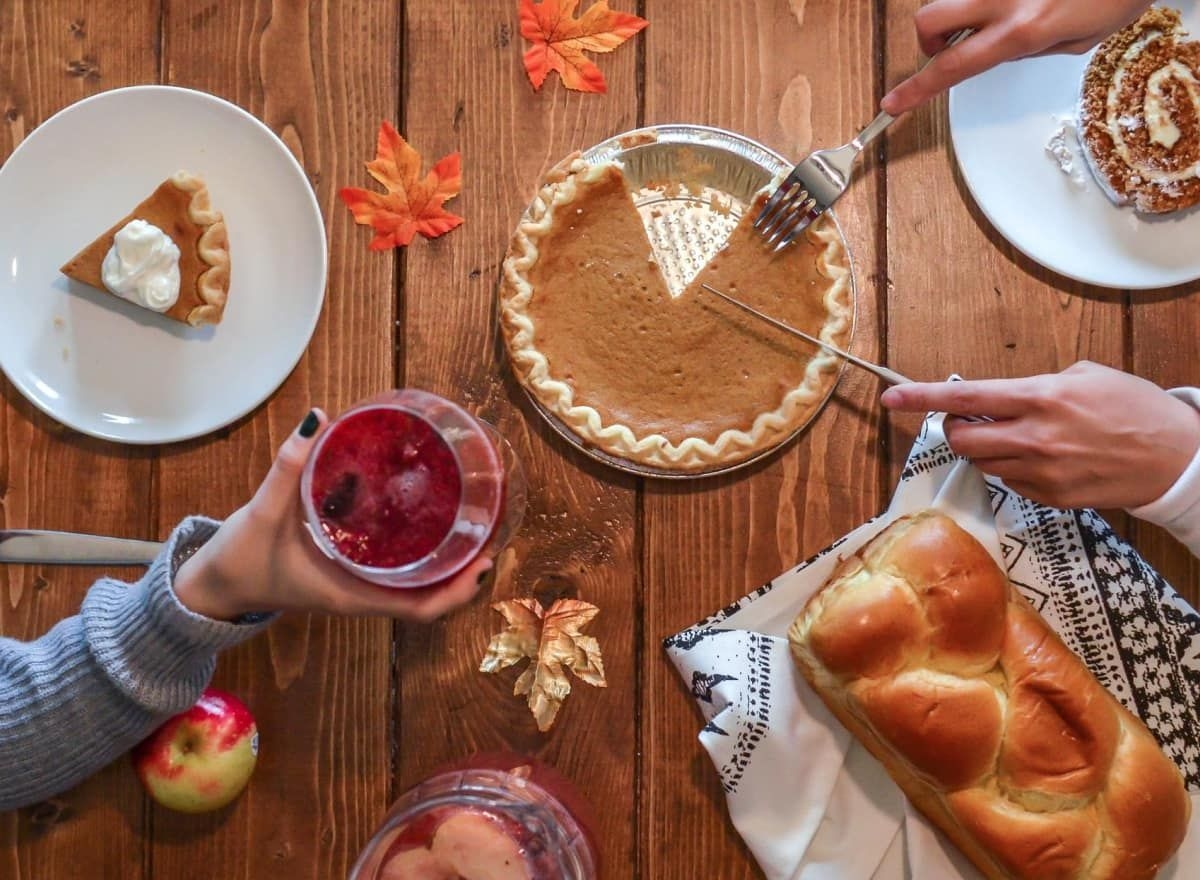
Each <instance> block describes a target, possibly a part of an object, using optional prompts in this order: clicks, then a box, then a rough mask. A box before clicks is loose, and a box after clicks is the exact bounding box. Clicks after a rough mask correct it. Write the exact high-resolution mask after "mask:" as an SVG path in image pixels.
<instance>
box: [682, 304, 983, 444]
mask: <svg viewBox="0 0 1200 880" xmlns="http://www.w3.org/2000/svg"><path fill="white" fill-rule="evenodd" d="M700 286H701V287H702V288H703V289H704V290H707V291H708V292H709V293H711V294H713V295H714V296H719V297H720V298H721V299H723V300H725V302H727V303H729V304H730V305H734V306H737V307H738V308H739V309H741V310H742V311H744V312H749V313H750V314H751V315H754V316H755V317H756V318H761V319H762V320H763V321H765V322H767V323H768V324H770V325H771V326H772V327H777V328H778V329H780V330H783V331H784V332H785V333H791V334H792V335H793V336H798V337H800V338H801V339H804V340H807V341H808V342H811V343H812V344H813V345H816V346H819V347H820V348H823V349H825V350H826V351H828V352H831V353H833V354H835V355H837V356H838V357H840V358H842V359H844V360H847V361H849V362H850V363H852V364H854V365H855V366H857V367H862V368H863V369H864V370H866V371H867V372H869V373H874V374H875V375H876V376H878V377H879V378H880V379H882V380H883V381H884V382H887V383H888V384H889V385H911V384H913V380H912V379H910V378H908V377H907V376H905V375H904V374H903V373H897V372H896V371H895V370H891V369H888V368H887V367H884V366H881V365H880V364H875V363H872V362H871V361H868V360H864V359H863V358H860V357H858V356H857V355H853V354H850V352H848V351H843V350H842V349H840V348H838V347H837V346H836V345H830V344H829V343H828V342H826V341H825V340H823V339H818V338H817V337H815V336H811V335H809V334H808V333H805V332H804V331H803V330H797V329H796V328H795V327H793V326H792V325H791V324H785V323H784V322H783V321H780V320H779V319H778V318H772V317H771V316H770V315H767V314H764V313H763V312H760V311H759V310H758V309H756V308H753V307H752V306H748V305H746V304H745V303H744V302H742V301H741V300H740V299H734V298H733V297H732V296H730V295H729V294H727V293H722V292H721V291H719V290H717V289H716V288H715V287H713V286H711V285H709V284H701V285H700ZM959 418H961V419H962V420H963V421H966V422H991V421H994V419H992V418H990V417H988V416H959Z"/></svg>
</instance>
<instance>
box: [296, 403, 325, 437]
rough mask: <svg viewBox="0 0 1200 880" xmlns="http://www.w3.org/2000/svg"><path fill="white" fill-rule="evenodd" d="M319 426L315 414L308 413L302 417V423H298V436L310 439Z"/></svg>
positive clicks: (319, 421)
mask: <svg viewBox="0 0 1200 880" xmlns="http://www.w3.org/2000/svg"><path fill="white" fill-rule="evenodd" d="M320 424H321V420H320V419H318V418H317V414H316V412H315V411H313V410H311V409H310V410H309V411H308V415H306V416H305V417H304V421H302V422H301V423H300V428H299V434H300V436H301V437H311V436H312V435H313V434H315V433H317V427H318V426H319V425H320Z"/></svg>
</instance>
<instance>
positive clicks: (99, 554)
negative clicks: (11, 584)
mask: <svg viewBox="0 0 1200 880" xmlns="http://www.w3.org/2000/svg"><path fill="white" fill-rule="evenodd" d="M162 546H163V545H162V544H159V543H157V542H155V541H134V540H130V539H127V538H109V537H105V536H103V535H81V534H78V533H76V532H49V531H45V530H42V529H13V530H4V529H0V563H4V562H33V563H39V562H40V563H47V564H51V565H149V564H150V563H151V562H153V561H154V559H155V557H157V556H158V554H159V552H160V551H161V550H162Z"/></svg>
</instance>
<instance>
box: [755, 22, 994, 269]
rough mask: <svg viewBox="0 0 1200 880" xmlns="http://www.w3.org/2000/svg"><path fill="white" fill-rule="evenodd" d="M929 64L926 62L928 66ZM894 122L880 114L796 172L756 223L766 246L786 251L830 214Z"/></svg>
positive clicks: (966, 32) (960, 36) (960, 34)
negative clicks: (861, 158)
mask: <svg viewBox="0 0 1200 880" xmlns="http://www.w3.org/2000/svg"><path fill="white" fill-rule="evenodd" d="M973 33H975V31H974V29H973V28H964V29H963V30H961V31H955V32H954V33H953V34H951V35H950V37H949V38H948V39H947V40H946V45H945V46H944V47H943V49H942V51H945V50H946V49H949V48H950V47H951V46H957V45H958V44H959V43H961V42H962V41H963V40H965V39H966V38H967V37H969V36H970V35H971V34H973ZM928 63H929V61H928V60H927V61H926V62H925V64H928ZM923 66H924V65H922V67H923ZM894 121H895V117H894V116H892V115H890V114H888V113H884V112H883V111H882V110H881V111H880V112H879V115H878V116H876V117H875V118H874V119H872V120H871V123H870V124H869V125H868V126H867V127H866V128H864V129H863V130H862V131H860V132H859V133H858V137H856V138H854V140H852V141H850V143H848V144H843V145H842V146H840V147H836V148H834V149H831V150H817V151H816V152H815V153H812V154H810V155H809V157H808V158H807V159H805V160H804V161H802V162H801V163H800V164H799V165H797V166H796V167H795V168H793V169H792V173H791V174H789V175H788V176H787V179H785V180H784V181H783V183H781V184H780V185H779V187H778V188H777V189H776V190H775V192H774V193H773V194H772V195H771V198H770V199H768V200H767V203H766V204H765V205H763V208H762V210H761V211H760V212H759V214H758V218H757V219H756V220H755V221H754V228H755V229H757V230H759V231H760V232H761V233H762V235H763V237H764V238H765V239H766V240H767V244H770V245H774V248H775V250H777V251H779V250H783V249H784V248H785V247H787V246H788V245H789V244H791V243H792V242H793V241H795V239H796V236H797V235H799V234H800V233H801V232H803V231H804V230H805V229H806V228H808V226H809V224H810V223H812V222H813V221H814V220H816V219H817V218H818V217H820V216H821V215H822V214H824V213H825V212H826V211H828V210H829V208H830V207H831V206H832V205H833V203H834V202H836V201H837V200H838V199H839V198H840V197H841V195H842V193H844V192H845V191H846V189H847V187H849V186H850V175H851V172H852V170H853V168H854V160H855V159H857V158H858V154H859V153H861V152H862V151H863V148H864V147H866V146H867V144H869V143H871V141H873V140H875V138H877V137H878V136H879V135H880V134H881V133H882V132H883V130H884V129H885V128H887V127H888V126H889V125H891V124H892V122H894Z"/></svg>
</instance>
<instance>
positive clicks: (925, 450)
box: [665, 415, 1200, 880]
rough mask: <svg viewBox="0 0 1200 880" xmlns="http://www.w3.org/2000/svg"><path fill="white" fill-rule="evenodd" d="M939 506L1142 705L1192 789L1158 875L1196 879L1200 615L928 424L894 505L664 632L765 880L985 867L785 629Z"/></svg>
mask: <svg viewBox="0 0 1200 880" xmlns="http://www.w3.org/2000/svg"><path fill="white" fill-rule="evenodd" d="M929 507H934V508H937V509H941V510H943V511H944V512H946V513H948V514H950V515H952V516H953V517H954V518H955V519H956V520H957V521H958V522H959V524H960V525H962V526H963V527H964V528H966V529H967V530H968V531H970V532H971V533H972V534H974V535H975V537H977V538H978V539H979V540H980V541H981V542H983V544H984V546H985V547H988V549H989V550H990V552H991V553H992V555H993V556H994V557H995V558H996V560H997V562H999V563H1000V564H1001V565H1002V566H1003V567H1004V569H1005V570H1006V571H1007V572H1008V576H1009V578H1010V579H1011V580H1012V581H1013V583H1014V584H1015V585H1016V587H1017V589H1018V590H1020V591H1021V593H1022V594H1024V596H1025V597H1026V598H1027V599H1029V601H1030V602H1032V603H1033V605H1034V606H1035V607H1036V608H1037V609H1038V610H1039V611H1040V612H1041V613H1042V615H1043V616H1044V617H1045V618H1046V620H1047V621H1048V622H1049V624H1050V626H1051V627H1053V628H1054V630H1055V631H1056V632H1058V634H1059V635H1060V636H1061V637H1062V638H1063V640H1064V641H1065V642H1066V643H1067V645H1069V646H1070V647H1071V648H1072V650H1074V651H1075V652H1076V653H1077V654H1079V656H1081V657H1082V658H1083V659H1084V661H1085V662H1086V663H1087V665H1088V666H1089V667H1090V668H1091V670H1092V672H1093V673H1095V675H1096V677H1097V678H1098V679H1099V680H1100V681H1101V682H1102V683H1103V684H1104V685H1105V687H1107V688H1108V689H1109V690H1110V691H1111V692H1112V693H1113V694H1114V695H1115V696H1116V697H1117V699H1119V700H1120V701H1121V702H1122V703H1123V704H1124V705H1125V706H1126V707H1127V708H1129V709H1130V711H1132V712H1134V713H1135V714H1136V715H1138V716H1139V717H1141V718H1142V720H1143V721H1145V722H1146V724H1147V726H1149V728H1150V729H1151V730H1152V731H1153V732H1154V734H1155V736H1156V737H1157V738H1158V740H1159V742H1160V743H1161V744H1162V746H1163V748H1164V749H1165V750H1166V752H1167V754H1168V755H1170V756H1171V758H1172V759H1173V760H1174V761H1175V762H1176V764H1178V765H1179V767H1180V769H1181V770H1182V771H1183V773H1184V775H1185V777H1186V778H1187V782H1188V788H1189V790H1190V791H1191V792H1192V793H1193V796H1192V800H1193V810H1192V826H1191V829H1190V830H1189V834H1188V837H1187V840H1186V841H1185V843H1184V845H1183V848H1182V850H1181V851H1180V853H1179V855H1178V856H1177V857H1176V859H1175V860H1174V862H1173V863H1172V865H1171V866H1170V867H1169V868H1167V869H1166V870H1165V871H1164V872H1163V874H1162V878H1163V880H1166V878H1177V880H1183V878H1185V877H1198V876H1200V615H1197V613H1196V611H1195V610H1193V609H1192V608H1191V607H1190V606H1188V605H1187V604H1186V603H1185V602H1184V601H1183V600H1182V599H1181V598H1180V597H1179V596H1178V594H1176V592H1175V591H1174V589H1172V588H1171V586H1170V585H1169V584H1168V583H1167V582H1166V581H1164V580H1163V578H1162V577H1161V576H1160V575H1159V574H1158V573H1157V572H1155V571H1154V570H1153V569H1152V568H1150V566H1149V565H1147V564H1146V562H1145V561H1144V560H1143V559H1142V558H1141V557H1140V556H1139V555H1138V553H1137V552H1136V551H1135V550H1134V549H1133V548H1132V547H1130V546H1129V545H1128V544H1127V543H1125V542H1124V541H1123V540H1122V539H1120V538H1119V537H1117V535H1116V534H1115V533H1114V532H1113V531H1112V529H1111V528H1110V527H1109V526H1108V524H1107V523H1106V522H1105V521H1104V520H1103V519H1102V518H1101V517H1100V516H1099V515H1098V514H1097V513H1096V512H1095V511H1091V510H1078V511H1062V510H1053V509H1050V508H1046V507H1042V506H1041V505H1038V504H1034V503H1033V502H1031V501H1029V500H1027V499H1025V498H1022V497H1021V496H1019V495H1017V494H1015V493H1013V492H1011V491H1010V490H1008V489H1007V488H1005V486H1004V485H1003V484H1002V483H1001V482H999V481H997V480H993V479H991V478H986V479H985V478H984V477H983V475H982V474H981V473H980V472H979V471H977V470H975V469H974V468H973V467H971V466H970V465H969V464H968V463H967V462H965V461H962V460H961V459H958V458H957V457H956V456H955V455H954V454H953V453H952V452H951V451H950V448H949V446H948V445H947V444H946V440H945V435H944V433H943V431H942V416H940V415H933V416H930V417H929V418H927V419H926V420H925V423H924V425H923V426H922V430H921V434H920V436H919V437H918V438H917V441H916V443H915V444H914V445H913V449H912V452H911V453H910V455H909V458H908V463H907V465H906V466H905V469H904V472H903V474H902V475H901V477H900V483H899V485H898V487H897V489H896V493H895V495H894V496H893V498H892V503H891V505H890V507H889V508H888V510H887V512H886V513H884V514H883V515H882V516H880V517H878V518H876V519H874V520H872V521H870V522H868V523H866V524H864V525H863V526H860V527H859V528H858V529H856V530H854V531H853V532H851V533H850V534H848V535H846V536H845V537H844V538H842V539H841V540H840V541H838V542H837V543H835V544H834V545H833V546H831V547H828V548H826V549H825V550H823V551H822V552H821V553H819V554H818V555H817V556H815V557H813V558H812V559H810V560H808V561H807V562H805V563H803V564H801V565H800V566H798V567H797V568H795V569H793V570H791V571H789V572H787V573H785V574H782V575H780V576H779V577H777V578H775V580H773V581H772V582H771V583H769V584H766V585H765V586H763V587H760V588H759V589H758V590H756V591H755V592H753V593H751V594H750V595H749V596H747V597H745V598H744V599H742V600H741V601H739V602H737V603H735V604H734V605H731V606H730V607H728V608H725V609H724V610H722V611H720V612H718V613H716V614H715V615H713V616H712V617H711V618H709V619H708V620H705V621H703V622H702V623H699V624H697V625H696V626H694V627H691V628H689V629H687V630H685V631H683V632H681V633H679V634H677V635H675V636H672V637H671V638H669V639H667V640H666V642H665V647H666V650H667V653H668V655H669V656H670V658H671V661H672V662H673V663H674V664H675V667H676V669H677V670H678V671H679V674H680V675H681V676H682V677H683V679H684V682H685V683H686V684H687V686H688V687H690V689H691V692H692V695H693V696H694V697H695V700H696V704H697V706H698V707H699V709H700V712H701V715H702V716H703V720H704V728H703V730H701V732H700V741H701V743H702V744H703V746H704V748H705V749H706V750H707V751H708V753H709V756H710V757H711V758H712V761H713V763H714V765H715V766H716V769H717V772H718V773H719V774H720V777H721V782H722V784H723V786H724V788H725V792H726V800H727V803H728V807H729V813H730V818H731V819H732V821H733V824H734V826H735V827H736V828H737V829H738V832H739V833H740V834H741V836H742V837H743V838H744V839H745V841H746V843H747V845H748V846H749V848H750V850H751V852H752V853H753V854H754V856H755V858H756V859H757V860H758V863H759V865H760V866H761V867H762V869H763V871H764V873H765V874H766V876H767V877H768V880H902V878H904V877H906V876H907V877H916V878H920V880H977V878H978V877H979V875H978V872H976V871H975V869H974V868H972V867H971V866H970V865H969V864H968V863H967V862H966V861H965V860H964V859H962V857H961V856H959V854H958V853H957V851H955V850H954V848H953V847H952V846H951V845H950V844H949V843H946V842H945V841H944V840H943V839H942V838H941V837H940V836H939V835H937V834H936V833H934V831H933V830H932V828H931V826H929V825H928V823H927V822H926V821H925V820H924V819H923V818H922V817H921V816H920V815H919V814H916V813H915V812H913V811H912V810H911V808H910V807H909V806H908V805H907V803H906V801H905V799H904V797H903V795H902V794H901V792H900V790H899V788H897V787H896V785H895V784H894V783H893V782H892V781H891V779H890V778H889V777H888V776H887V774H886V773H885V772H884V770H883V768H882V767H881V766H880V765H879V764H878V763H877V762H876V761H875V760H874V759H873V758H872V757H871V756H870V755H869V753H867V752H866V750H865V749H863V748H862V747H861V746H859V745H858V744H857V742H855V741H854V740H853V738H852V737H851V736H850V735H849V734H848V733H847V732H846V731H845V730H844V729H843V728H842V727H841V725H840V724H839V723H838V722H837V720H836V719H834V718H833V716H832V715H831V714H830V713H829V711H828V710H827V709H826V708H825V706H824V705H823V704H822V703H821V701H820V699H819V698H818V697H817V696H816V695H815V694H814V693H813V692H812V690H811V689H810V688H809V687H808V685H807V683H806V682H805V681H804V680H803V678H802V677H801V676H800V674H799V673H798V672H797V671H796V669H795V666H794V664H793V662H792V659H791V655H790V652H789V649H788V644H787V638H786V634H787V629H788V627H789V626H790V625H791V622H792V620H793V619H794V618H795V617H796V615H797V614H799V613H800V610H801V609H802V608H803V606H804V603H805V602H806V601H807V600H808V598H809V597H810V596H811V595H812V594H813V593H815V592H816V591H817V590H818V589H819V588H820V587H821V586H822V585H823V584H824V583H825V582H826V580H827V579H828V578H829V577H830V575H831V574H832V573H833V570H834V568H836V566H837V563H838V561H839V559H840V558H842V557H844V556H848V555H850V554H851V553H853V552H854V551H856V550H857V549H858V548H859V547H861V546H862V545H864V544H865V543H866V542H867V541H869V540H870V539H871V538H872V537H874V536H875V535H877V534H878V533H879V532H880V531H882V530H883V529H884V528H885V527H886V526H887V525H888V524H889V523H890V522H891V521H893V520H895V519H897V518H898V517H900V516H903V515H905V514H907V513H910V512H914V511H917V510H922V509H925V508H929Z"/></svg>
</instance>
